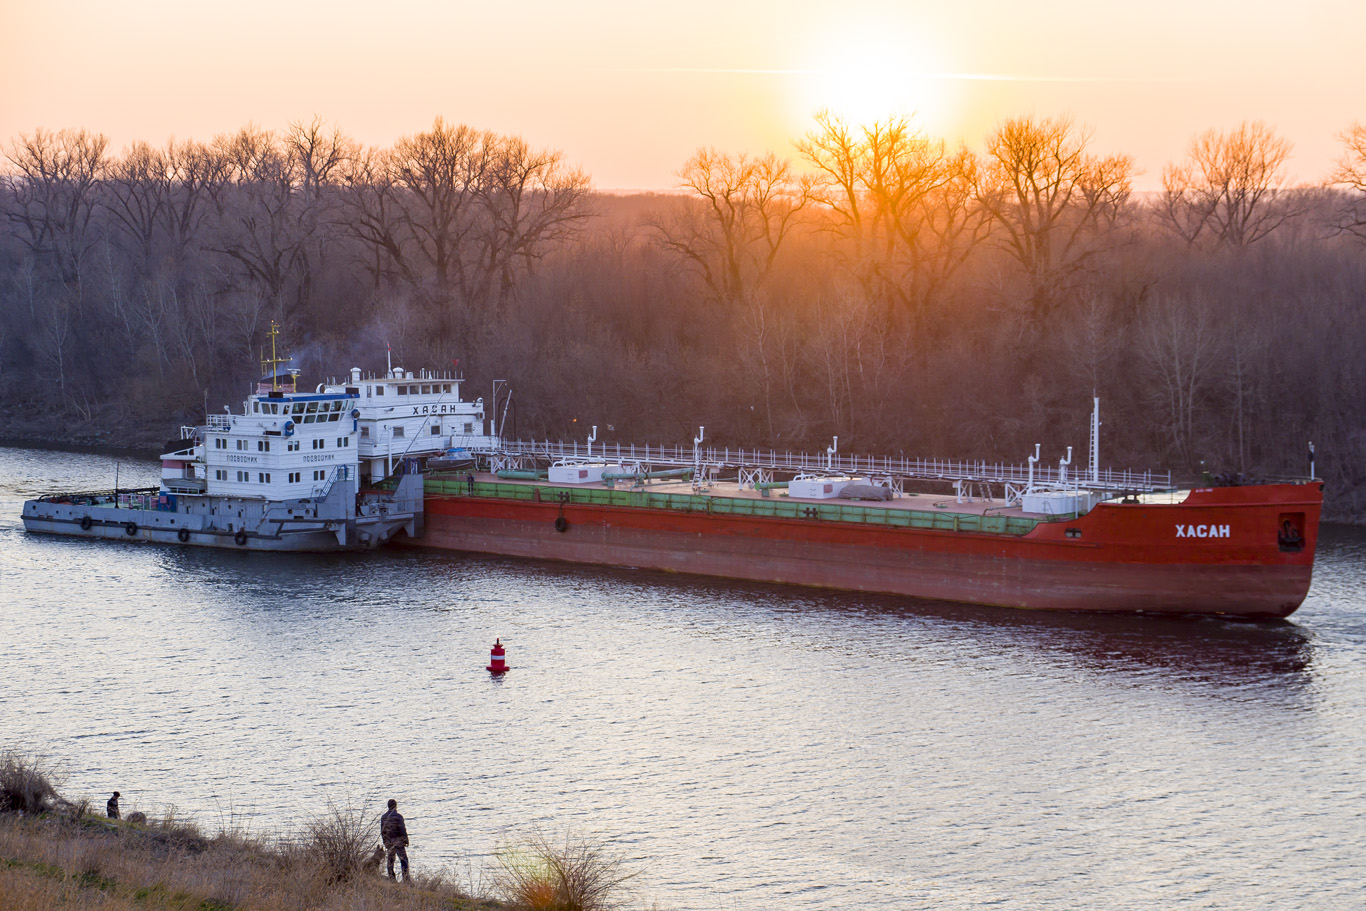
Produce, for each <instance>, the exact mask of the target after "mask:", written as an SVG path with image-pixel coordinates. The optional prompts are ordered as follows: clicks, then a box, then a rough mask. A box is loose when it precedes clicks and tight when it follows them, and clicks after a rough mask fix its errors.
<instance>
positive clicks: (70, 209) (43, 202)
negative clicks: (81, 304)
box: [4, 129, 109, 282]
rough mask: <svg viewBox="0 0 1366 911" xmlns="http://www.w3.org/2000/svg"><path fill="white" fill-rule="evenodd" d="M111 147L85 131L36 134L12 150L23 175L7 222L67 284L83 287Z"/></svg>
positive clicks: (10, 156) (16, 143)
mask: <svg viewBox="0 0 1366 911" xmlns="http://www.w3.org/2000/svg"><path fill="white" fill-rule="evenodd" d="M108 145H109V141H108V140H107V139H106V138H105V137H104V136H102V135H100V134H98V133H87V132H86V131H85V130H60V131H58V132H56V133H52V132H49V131H47V130H43V129H38V130H34V131H33V134H32V135H24V134H21V135H20V136H19V138H18V140H16V141H14V142H13V143H11V144H10V148H9V150H8V152H7V153H6V158H7V159H8V160H9V162H10V164H11V165H13V167H14V168H15V170H16V171H17V174H16V175H15V177H14V179H13V180H12V181H11V192H10V194H8V197H7V201H6V206H5V213H4V214H5V216H6V217H7V218H8V219H9V221H10V222H11V223H12V224H14V225H15V226H16V227H17V228H19V229H20V230H21V231H22V233H21V234H20V235H19V236H20V239H21V240H22V241H23V243H24V244H25V245H26V246H27V247H28V248H29V249H30V250H31V251H32V252H33V253H34V255H36V256H38V257H39V258H51V259H53V260H55V262H56V264H57V267H58V269H59V272H60V274H61V276H62V278H63V280H65V281H76V282H79V280H80V274H81V267H82V265H83V263H84V260H85V257H86V254H88V253H89V252H90V249H91V248H92V247H93V246H94V244H95V235H94V232H93V231H92V219H93V216H94V213H95V208H96V200H95V190H96V185H97V181H98V180H99V177H100V175H101V174H102V172H103V170H104V164H105V151H106V149H107V147H108Z"/></svg>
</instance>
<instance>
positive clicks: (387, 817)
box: [379, 810, 408, 848]
mask: <svg viewBox="0 0 1366 911" xmlns="http://www.w3.org/2000/svg"><path fill="white" fill-rule="evenodd" d="M379 837H380V839H381V840H382V841H383V842H384V847H386V848H387V847H390V846H391V845H407V844H408V827H407V826H406V825H404V824H403V816H402V815H401V814H400V813H399V812H398V810H386V811H385V812H384V815H383V816H381V817H380V818H379Z"/></svg>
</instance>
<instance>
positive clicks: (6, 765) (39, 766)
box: [0, 750, 60, 813]
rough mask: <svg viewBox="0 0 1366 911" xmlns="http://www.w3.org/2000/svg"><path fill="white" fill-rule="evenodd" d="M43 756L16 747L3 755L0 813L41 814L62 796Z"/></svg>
mask: <svg viewBox="0 0 1366 911" xmlns="http://www.w3.org/2000/svg"><path fill="white" fill-rule="evenodd" d="M52 778H53V774H52V772H51V771H50V770H49V769H47V768H45V767H44V762H43V760H42V759H39V758H36V757H32V756H24V755H21V754H19V753H16V752H14V751H12V750H9V751H6V752H5V753H4V754H3V755H0V812H9V813H41V812H43V811H45V810H50V809H52V807H53V804H54V803H56V802H57V801H58V800H60V798H59V797H58V796H57V789H56V788H55V787H54V786H53V784H52Z"/></svg>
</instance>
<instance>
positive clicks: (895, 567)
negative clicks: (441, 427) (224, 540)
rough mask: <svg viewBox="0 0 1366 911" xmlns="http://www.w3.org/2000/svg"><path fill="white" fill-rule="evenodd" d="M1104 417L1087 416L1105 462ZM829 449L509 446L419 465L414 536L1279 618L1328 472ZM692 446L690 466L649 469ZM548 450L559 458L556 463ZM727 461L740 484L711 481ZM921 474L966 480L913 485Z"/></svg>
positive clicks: (735, 573) (534, 551)
mask: <svg viewBox="0 0 1366 911" xmlns="http://www.w3.org/2000/svg"><path fill="white" fill-rule="evenodd" d="M1097 429H1098V419H1096V418H1094V417H1093V428H1092V432H1093V436H1092V455H1093V462H1092V464H1093V465H1094V464H1095V461H1094V456H1095V455H1096V449H1097V443H1096V436H1095V434H1096V430H1097ZM696 442H697V443H700V442H701V438H700V437H699V439H698V441H696ZM837 444H838V441H836V445H837ZM590 447H591V442H590ZM834 451H835V450H834V449H833V448H832V449H831V450H828V452H827V455H826V456H825V457H824V458H822V457H820V456H816V457H810V456H803V457H800V459H799V460H794V459H793V457H791V456H789V457H788V460H787V462H785V463H783V464H786V465H788V467H789V468H791V466H793V465H810V463H811V462H812V461H813V460H815V461H817V462H819V463H821V464H819V465H818V470H802V469H800V468H798V470H799V471H800V473H799V474H798V475H797V477H796V478H794V479H792V480H790V481H775V480H772V477H773V476H774V474H775V471H776V473H778V474H781V473H782V471H783V465H781V464H778V463H780V462H783V457H781V456H779V455H778V454H773V453H764V454H762V456H761V455H760V454H756V453H744V452H743V451H742V452H741V453H739V454H738V456H739V457H738V458H737V457H736V456H735V455H733V454H732V453H731V452H730V451H729V450H728V451H726V452H725V453H724V454H722V453H720V452H719V451H717V450H706V451H703V450H700V448H698V447H697V446H695V447H694V449H693V450H691V451H690V450H672V451H663V450H647V451H644V452H643V453H642V452H641V451H640V450H638V449H636V448H634V447H632V448H630V449H629V450H628V449H627V448H626V447H617V448H616V450H615V451H602V450H599V453H598V454H597V455H596V457H595V456H594V455H593V453H592V452H591V448H590V450H589V452H588V453H586V454H585V453H582V452H580V451H578V449H577V447H575V454H570V451H569V449H568V447H565V446H563V445H558V444H557V445H550V444H521V446H520V447H512V448H507V447H505V448H504V449H503V450H502V451H501V455H500V457H499V458H495V459H493V460H492V461H491V462H489V463H488V467H490V468H492V469H493V470H492V471H486V472H480V473H478V474H477V475H476V476H474V481H473V482H471V481H470V480H469V478H468V477H467V476H465V475H461V476H459V477H458V478H452V479H449V480H443V479H442V478H440V477H439V476H437V477H432V478H429V479H428V480H427V496H426V528H425V532H424V534H423V535H422V537H421V538H420V539H418V540H415V541H413V542H412V543H414V544H416V545H418V546H422V547H433V548H440V549H449V550H463V551H477V552H483V553H491V554H508V555H516V556H523V557H535V558H545V559H553V560H567V561H571V562H576V563H596V564H608V565H617V566H630V567H640V568H649V569H659V570H670V571H676V572H686V573H697V574H702V575H709V576H722V577H729V578H735V579H748V580H755V581H762V582H777V583H787V584H797V585H810V586H820V587H826V588H835V589H845V590H852V591H867V592H884V593H890V594H898V595H910V596H913V597H917V598H932V599H941V600H946V601H959V602H968V603H973V604H986V605H1000V606H1005V607H1017V608H1034V609H1062V610H1089V611H1121V612H1160V613H1179V614H1223V615H1228V616H1237V617H1247V618H1279V617H1285V616H1288V615H1289V614H1291V613H1292V612H1294V611H1295V610H1296V608H1298V607H1299V606H1300V604H1301V602H1302V601H1303V600H1304V597H1305V594H1306V593H1307V591H1308V589H1309V583H1310V579H1311V576H1312V573H1313V567H1314V551H1315V547H1316V544H1317V539H1318V526H1319V513H1320V508H1321V506H1322V500H1323V485H1322V482H1320V481H1317V480H1310V481H1302V482H1291V483H1274V484H1248V485H1243V486H1209V487H1198V488H1194V489H1189V490H1176V489H1171V485H1170V478H1169V477H1168V479H1167V482H1166V483H1165V484H1164V483H1163V482H1162V479H1160V478H1159V479H1154V478H1153V477H1152V476H1151V475H1150V474H1149V475H1142V476H1135V475H1132V474H1124V475H1119V474H1116V473H1112V472H1099V471H1096V470H1094V469H1092V470H1091V471H1090V474H1089V476H1088V475H1083V476H1082V477H1079V478H1074V479H1072V480H1070V481H1069V480H1068V478H1067V473H1066V467H1067V464H1068V462H1070V455H1071V453H1070V450H1069V452H1068V458H1066V459H1063V460H1062V461H1061V462H1060V463H1059V468H1058V470H1057V471H1056V472H1053V473H1048V472H1041V473H1040V474H1039V475H1038V476H1036V475H1035V470H1034V465H1033V463H1034V461H1035V459H1031V460H1030V467H1029V475H1028V480H1027V481H1026V479H1025V477H1024V476H1023V474H1022V470H1017V469H1013V468H1003V467H1002V466H985V465H981V464H978V463H939V462H934V463H930V462H914V463H911V462H907V461H905V460H890V459H885V460H878V459H861V460H859V459H855V460H850V459H835V458H834ZM1036 452H1037V450H1036ZM510 454H511V455H510ZM642 455H643V457H642ZM689 456H691V457H692V459H693V460H694V461H695V463H696V467H694V468H692V469H675V470H672V471H653V470H651V469H652V468H654V467H655V466H658V465H661V464H673V465H677V464H679V463H680V462H683V461H685V460H687V458H688V457H689ZM509 458H512V459H513V461H512V462H509V461H508V459H509ZM538 458H539V464H544V462H545V461H546V460H550V459H553V460H554V463H555V464H554V465H553V467H552V468H551V469H550V471H549V474H550V476H549V477H542V476H543V475H545V474H546V472H543V471H538V470H536V468H535V465H536V464H537V460H538ZM765 463H768V464H769V467H768V468H767V469H765V468H764V467H763V466H764V465H765ZM509 464H511V465H516V466H517V467H513V468H508V467H506V466H508V465H509ZM500 466H501V467H500ZM724 466H729V467H731V468H734V469H736V471H737V475H736V479H735V480H725V481H722V480H713V477H714V476H715V475H716V474H717V473H718V471H717V470H716V469H717V467H724ZM745 466H749V467H748V468H746V467H745ZM557 470H558V477H557V476H556V471H557ZM658 475H665V476H669V477H664V478H658V477H657V476H658ZM680 476H683V477H680ZM1012 478H1013V479H1015V483H1014V484H1012V483H1011V479H1012ZM766 479H767V480H766ZM628 482H629V489H623V488H622V487H621V486H618V485H625V484H627V483H628ZM916 483H920V484H924V485H929V486H943V485H945V484H949V483H952V484H953V486H954V492H950V493H946V494H943V495H933V494H928V493H905V492H903V488H904V487H905V485H906V484H916ZM993 484H998V485H999V486H1000V487H1001V488H1003V489H1002V491H1001V492H1002V493H1003V494H1004V495H1003V496H1001V497H992V496H990V492H991V486H992V485H993ZM783 487H787V488H788V490H787V492H786V493H785V494H780V495H772V496H771V495H770V494H777V492H778V491H779V490H780V489H781V488H783ZM850 491H853V492H852V494H851V493H850ZM841 493H843V494H844V496H845V497H850V496H853V497H854V498H856V499H838V497H839V495H840V494H841ZM984 493H986V494H987V495H985V496H983V494H984ZM804 494H805V495H804Z"/></svg>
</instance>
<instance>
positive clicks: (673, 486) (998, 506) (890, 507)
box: [428, 471, 1188, 523]
mask: <svg viewBox="0 0 1366 911" xmlns="http://www.w3.org/2000/svg"><path fill="white" fill-rule="evenodd" d="M467 477H468V473H466V472H456V473H450V474H446V473H434V474H433V475H432V476H430V477H429V479H428V492H429V493H435V494H439V495H445V496H462V495H463V496H468V482H467V480H466V478H467ZM474 478H475V496H476V497H479V496H484V497H488V496H493V497H498V496H511V497H514V498H517V499H523V498H530V497H532V496H533V494H532V493H531V491H533V490H536V489H540V490H555V491H557V492H563V491H568V492H570V494H571V496H573V497H574V499H575V500H578V499H580V498H582V499H584V500H589V501H594V502H604V501H608V500H610V501H613V502H615V503H618V504H620V505H625V504H624V503H621V500H620V498H618V497H615V496H613V495H614V494H624V493H628V492H629V493H636V494H640V493H645V494H651V495H655V496H657V497H662V498H666V499H665V502H666V503H669V502H672V501H674V499H675V498H694V497H702V498H711V499H726V500H739V501H743V502H747V503H752V504H753V505H754V508H755V509H756V511H757V510H759V509H764V508H765V507H766V506H768V505H769V504H773V505H776V504H800V505H801V507H803V508H805V507H823V508H830V507H836V508H841V507H842V508H844V509H850V508H853V509H857V510H866V511H885V512H888V513H918V514H939V515H943V516H967V517H974V518H979V519H980V518H982V517H987V516H999V517H1002V518H1006V519H1016V520H1023V521H1025V522H1030V523H1035V522H1048V521H1058V520H1062V519H1066V518H1069V517H1070V516H1071V515H1072V514H1067V515H1061V516H1057V515H1044V514H1041V513H1032V512H1025V511H1024V510H1023V509H1022V508H1021V507H1020V506H1012V505H1009V503H1008V502H1007V501H1006V500H1005V499H1004V498H1000V497H985V496H972V497H967V496H965V497H963V498H961V499H960V498H959V497H958V496H957V495H955V494H954V493H953V492H951V491H950V492H947V493H930V492H917V491H910V490H907V491H905V492H903V493H899V494H896V495H894V497H893V499H890V500H853V499H844V498H840V497H834V498H811V497H793V496H790V495H789V494H788V492H787V491H785V490H780V489H774V490H770V491H768V494H767V496H765V494H764V492H762V491H758V490H755V489H753V488H751V487H741V486H740V484H739V482H738V481H735V480H717V481H713V482H711V483H710V484H709V485H707V486H706V487H705V488H704V489H702V490H701V491H695V490H694V489H693V485H692V482H691V481H689V480H678V479H660V480H651V481H649V482H648V483H644V484H638V483H635V482H630V481H617V482H616V484H615V486H614V487H608V486H607V484H606V483H603V482H597V483H589V484H561V483H552V482H550V481H548V480H545V479H541V480H528V479H511V478H500V477H498V476H497V475H496V474H493V473H491V472H486V471H481V472H475V473H474ZM521 491H525V493H520V492H521ZM1187 493H1188V491H1160V492H1155V493H1143V494H1139V495H1138V499H1139V501H1140V502H1142V503H1152V504H1157V503H1163V504H1170V503H1179V502H1180V501H1181V500H1182V499H1184V498H1185V496H1186V494H1187ZM651 505H655V504H654V503H653V502H652V503H651ZM661 505H662V504H661ZM874 521H877V520H876V519H875V520H874Z"/></svg>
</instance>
